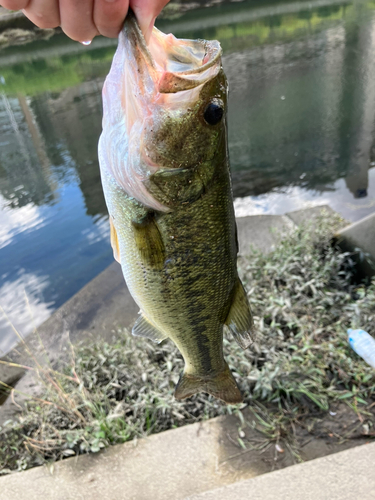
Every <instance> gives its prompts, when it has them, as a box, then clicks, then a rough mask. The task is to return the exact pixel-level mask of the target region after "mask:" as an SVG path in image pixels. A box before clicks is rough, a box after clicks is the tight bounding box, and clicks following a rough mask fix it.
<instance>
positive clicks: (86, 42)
mask: <svg viewBox="0 0 375 500" xmlns="http://www.w3.org/2000/svg"><path fill="white" fill-rule="evenodd" d="M91 42H92V40H86V41H85V42H81V43H82V45H90V43H91Z"/></svg>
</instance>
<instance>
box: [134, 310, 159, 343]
mask: <svg viewBox="0 0 375 500" xmlns="http://www.w3.org/2000/svg"><path fill="white" fill-rule="evenodd" d="M132 335H134V336H135V337H145V338H147V339H150V340H152V341H153V342H156V343H157V344H160V342H163V340H165V339H166V338H167V335H166V334H165V333H164V332H162V331H161V330H159V329H158V328H157V327H156V326H154V325H153V324H152V323H151V322H150V321H149V320H148V319H147V318H145V317H144V316H143V314H141V315H140V316H139V318H138V319H137V321H136V322H135V323H134V326H133V328H132Z"/></svg>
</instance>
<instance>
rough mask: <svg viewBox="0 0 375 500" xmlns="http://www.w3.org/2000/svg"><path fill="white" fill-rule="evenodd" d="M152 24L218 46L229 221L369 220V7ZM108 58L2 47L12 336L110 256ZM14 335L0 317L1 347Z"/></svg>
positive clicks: (227, 10)
mask: <svg viewBox="0 0 375 500" xmlns="http://www.w3.org/2000/svg"><path fill="white" fill-rule="evenodd" d="M309 7H310V8H309ZM159 27H160V28H161V29H163V30H164V31H167V32H168V31H172V32H173V33H174V34H176V36H180V37H186V38H217V39H219V40H220V42H221V43H222V46H223V49H224V57H223V64H224V67H225V70H226V73H227V76H228V80H229V85H230V100H229V117H228V120H229V148H230V155H231V165H232V170H233V188H234V194H235V196H236V197H237V200H236V203H235V204H236V210H237V213H238V214H239V215H243V214H249V213H254V214H255V213H273V214H281V213H285V212H288V211H290V210H294V209H298V208H304V207H306V206H312V205H316V204H321V203H327V204H329V205H331V206H332V207H333V208H334V209H335V210H337V211H338V212H340V213H341V214H343V216H345V217H346V218H348V219H349V220H353V221H354V220H358V219H360V218H362V217H363V216H365V215H367V214H369V213H373V212H375V168H374V167H375V57H374V54H375V2H367V1H356V2H349V1H346V2H343V1H333V0H331V1H329V0H315V1H308V2H303V1H290V2H280V1H279V2H274V3H272V2H265V1H262V2H255V1H252V2H240V3H238V2H236V3H225V4H222V5H217V6H215V7H210V8H205V9H199V10H195V11H191V12H188V13H186V14H184V15H183V16H175V17H174V19H172V20H160V21H159ZM114 50H115V42H114V41H112V40H107V39H100V38H99V39H94V41H93V42H92V43H91V44H90V45H89V46H86V47H85V46H83V45H82V44H79V43H75V42H72V41H70V40H68V39H67V38H66V37H65V36H63V35H61V36H55V37H53V38H52V39H50V40H49V41H39V42H35V43H33V44H29V45H25V46H21V47H11V48H8V49H3V50H2V51H0V305H1V306H2V307H3V308H4V310H5V311H6V313H7V314H8V316H9V318H10V319H11V320H12V322H13V323H14V326H15V327H16V328H17V329H18V330H19V331H20V332H21V333H22V334H23V335H27V334H28V333H30V331H32V329H33V328H34V326H37V325H38V324H40V323H41V322H42V321H43V320H45V319H46V318H48V317H49V316H50V315H51V313H52V312H53V311H54V310H55V309H56V308H57V307H59V306H60V305H61V304H63V303H64V302H65V301H66V300H68V299H69V298H70V297H71V296H72V295H73V294H74V293H76V292H77V291H78V290H79V289H80V288H81V287H82V286H83V285H84V284H85V283H87V282H88V281H90V280H91V279H92V278H93V277H95V276H96V275H97V274H98V273H99V272H100V271H102V270H103V269H105V268H106V266H107V265H108V264H110V263H111V262H112V259H113V258H112V252H111V249H110V245H109V228H108V221H107V212H106V207H105V203H104V199H103V195H102V191H101V186H100V177H99V166H98V161H97V140H98V137H99V134H100V130H101V95H100V93H101V87H102V84H103V80H104V77H105V75H106V73H107V72H108V69H109V66H110V63H111V58H112V55H113V53H114ZM16 340H17V339H16V336H15V334H14V332H13V331H12V329H11V328H10V326H9V324H8V323H7V321H6V319H4V318H3V319H1V320H0V348H1V349H2V350H3V351H4V352H5V351H7V350H9V349H10V348H11V347H12V346H13V345H14V344H15V342H16Z"/></svg>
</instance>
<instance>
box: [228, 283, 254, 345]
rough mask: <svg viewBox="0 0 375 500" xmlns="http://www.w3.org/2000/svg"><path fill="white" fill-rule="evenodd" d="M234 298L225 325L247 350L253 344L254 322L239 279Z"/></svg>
mask: <svg viewBox="0 0 375 500" xmlns="http://www.w3.org/2000/svg"><path fill="white" fill-rule="evenodd" d="M232 297H233V298H232V305H231V308H230V310H229V313H228V316H227V318H226V320H225V325H226V326H227V327H228V329H229V330H230V332H231V334H232V335H233V337H234V338H235V340H236V341H237V343H238V344H239V345H240V346H241V347H242V349H247V348H248V347H249V345H250V344H251V343H252V342H253V336H254V333H255V332H254V322H253V317H252V314H251V310H250V305H249V301H248V299H247V296H246V292H245V289H244V287H243V284H242V283H241V280H240V279H239V278H238V279H237V283H236V285H235V289H234V293H233V296H232Z"/></svg>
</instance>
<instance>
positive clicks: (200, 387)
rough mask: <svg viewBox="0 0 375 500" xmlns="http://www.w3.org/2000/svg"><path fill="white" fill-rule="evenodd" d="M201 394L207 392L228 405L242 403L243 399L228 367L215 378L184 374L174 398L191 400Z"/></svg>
mask: <svg viewBox="0 0 375 500" xmlns="http://www.w3.org/2000/svg"><path fill="white" fill-rule="evenodd" d="M199 392H207V393H208V394H211V395H212V396H214V397H215V398H218V399H221V400H222V401H224V402H225V403H227V404H237V403H242V401H243V397H242V394H241V392H240V390H239V388H238V386H237V383H236V381H235V380H234V378H233V375H232V372H231V371H230V370H229V367H228V365H226V366H225V368H224V370H223V371H221V372H220V373H218V374H216V375H215V376H213V377H199V376H195V375H190V374H187V373H185V372H184V373H183V374H182V375H181V377H180V380H179V381H178V384H177V387H176V390H175V393H174V397H175V398H176V399H177V400H181V399H186V398H190V397H191V396H194V394H197V393H199Z"/></svg>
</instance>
